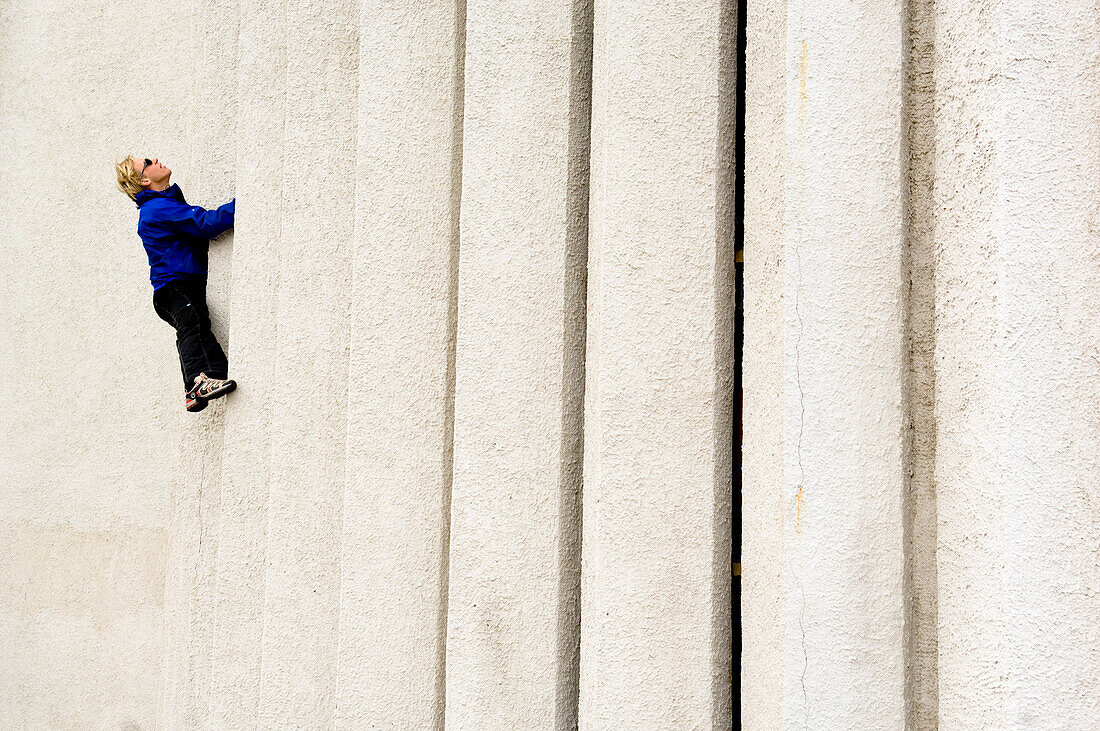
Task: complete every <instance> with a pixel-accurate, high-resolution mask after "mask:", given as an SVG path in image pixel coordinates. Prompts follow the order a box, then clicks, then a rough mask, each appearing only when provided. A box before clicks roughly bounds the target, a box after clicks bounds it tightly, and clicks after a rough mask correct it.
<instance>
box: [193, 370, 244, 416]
mask: <svg viewBox="0 0 1100 731" xmlns="http://www.w3.org/2000/svg"><path fill="white" fill-rule="evenodd" d="M236 387H237V382H236V381H230V380H228V379H225V380H223V379H220V378H211V377H210V376H208V375H206V374H205V373H200V374H199V375H198V376H196V377H195V387H194V388H192V389H191V391H190V395H191V396H194V397H195V399H196V400H199V401H210V400H211V399H216V398H221V397H222V396H224V395H226V394H227V393H229V392H230V391H232V390H233V389H235V388H236ZM203 405H204V406H205V405H206V404H203ZM196 411H197V409H196Z"/></svg>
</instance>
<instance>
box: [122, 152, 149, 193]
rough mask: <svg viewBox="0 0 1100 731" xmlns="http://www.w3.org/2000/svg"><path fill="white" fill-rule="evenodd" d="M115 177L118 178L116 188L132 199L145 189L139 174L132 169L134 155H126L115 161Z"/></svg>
mask: <svg viewBox="0 0 1100 731" xmlns="http://www.w3.org/2000/svg"><path fill="white" fill-rule="evenodd" d="M115 177H116V178H118V189H119V190H121V191H122V192H123V193H125V194H126V195H128V196H130V200H134V198H136V197H137V194H138V193H140V192H141V191H143V190H145V188H144V187H143V186H142V184H141V175H139V174H138V171H137V170H136V169H134V156H133V155H127V156H126V157H125V159H122V160H119V161H118V162H116V163H115Z"/></svg>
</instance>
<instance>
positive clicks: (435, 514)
mask: <svg viewBox="0 0 1100 731" xmlns="http://www.w3.org/2000/svg"><path fill="white" fill-rule="evenodd" d="M358 22H359V27H360V38H359V43H360V45H359V58H360V63H359V103H358V153H357V169H358V174H357V176H356V177H357V186H356V201H355V203H356V224H355V240H354V249H353V252H352V261H351V272H352V286H351V337H350V360H349V364H348V404H347V453H346V454H347V465H346V469H347V487H346V490H345V496H344V503H343V528H342V538H341V546H342V549H341V561H340V566H341V589H340V638H339V646H340V651H339V667H338V677H337V685H338V687H337V694H336V700H337V707H338V710H337V714H336V722H337V724H338V725H341V726H348V727H352V728H360V727H366V726H379V727H386V728H440V727H442V725H443V713H444V698H443V689H444V666H443V663H444V653H445V649H444V645H443V643H444V636H445V635H444V633H443V632H442V629H443V624H444V622H445V616H446V583H445V576H446V561H447V555H446V550H447V543H446V536H447V533H448V529H449V524H448V517H449V516H448V510H447V505H448V502H449V490H450V481H451V466H450V443H451V429H452V422H451V416H452V409H451V406H450V403H451V399H453V377H452V363H453V355H452V354H453V329H452V328H453V316H454V312H453V301H454V297H455V294H456V293H455V291H454V290H455V286H456V282H455V271H454V269H455V266H456V260H455V255H456V254H455V249H456V248H457V246H458V240H457V233H458V232H457V227H456V225H455V222H456V220H457V217H458V211H457V210H456V209H457V205H458V201H457V196H456V191H455V188H457V187H458V185H459V184H460V179H459V178H458V177H457V176H456V175H455V173H454V169H453V167H454V159H455V155H456V149H458V146H459V145H460V142H461V141H460V139H459V138H458V137H457V134H460V132H458V130H460V129H461V128H460V127H459V126H458V124H457V120H456V119H455V112H456V109H457V108H459V107H458V104H459V103H460V102H459V101H458V100H457V99H456V97H460V90H461V88H460V86H459V82H458V80H457V78H456V76H457V71H458V69H459V68H460V66H458V63H459V61H458V59H457V58H456V56H457V55H458V54H459V53H460V52H461V50H462V46H461V27H462V13H461V7H460V6H459V5H458V3H456V2H454V0H443V1H440V2H433V3H419V4H418V3H412V4H410V3H401V2H383V3H377V4H371V3H364V4H363V5H362V8H361V12H360V16H359V19H358ZM459 154H460V153H459Z"/></svg>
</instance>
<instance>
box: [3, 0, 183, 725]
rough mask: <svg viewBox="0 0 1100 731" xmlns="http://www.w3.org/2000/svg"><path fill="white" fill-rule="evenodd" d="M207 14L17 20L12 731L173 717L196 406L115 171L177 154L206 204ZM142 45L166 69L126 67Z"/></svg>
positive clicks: (12, 12)
mask: <svg viewBox="0 0 1100 731" xmlns="http://www.w3.org/2000/svg"><path fill="white" fill-rule="evenodd" d="M191 10H192V8H191V4H190V3H186V2H185V3H178V4H172V5H164V4H163V3H158V2H143V1H140V0H139V2H133V3H122V4H99V5H96V4H91V5H79V4H78V5H74V4H72V3H67V2H50V1H47V2H33V3H31V2H5V3H3V4H0V151H2V155H0V160H2V161H0V282H2V286H0V357H2V358H3V364H4V372H5V376H4V378H2V379H0V648H3V649H0V726H3V727H5V728H65V727H80V726H84V727H98V728H125V727H136V726H141V727H150V728H151V727H152V726H153V724H154V723H155V720H156V718H157V715H158V707H159V705H160V698H161V695H162V686H163V679H164V678H163V672H162V669H163V657H164V654H163V653H164V645H163V643H162V638H161V624H162V620H163V617H164V605H163V597H164V581H165V552H166V548H167V545H168V526H169V518H170V498H169V495H170V490H169V484H170V479H171V478H170V475H171V470H172V465H173V463H174V460H175V454H176V450H177V444H178V442H179V439H178V436H179V412H180V410H181V406H180V403H181V398H180V397H181V395H182V394H181V388H180V375H179V366H178V361H177V357H176V349H175V345H174V343H173V336H172V330H171V328H169V327H168V326H167V325H166V324H164V323H163V322H161V320H160V319H159V318H158V317H157V316H156V314H155V313H154V312H153V308H152V289H151V287H150V286H149V278H148V276H149V270H148V265H147V264H146V261H145V255H144V252H143V250H142V248H141V242H140V241H139V240H138V238H137V236H136V231H135V230H136V225H137V221H136V210H135V208H134V205H133V204H132V203H131V202H130V201H129V200H127V199H126V198H125V197H124V196H123V195H122V194H120V193H119V192H118V191H117V190H116V189H115V184H114V173H113V165H112V163H113V161H114V159H116V158H117V157H121V156H124V155H126V154H127V153H129V152H131V151H132V152H134V153H135V154H155V155H158V156H159V157H160V158H161V159H162V160H164V161H165V162H166V163H167V164H169V165H170V166H173V167H178V168H181V175H179V176H178V178H179V182H180V183H181V185H182V186H183V188H184V189H185V190H187V191H188V192H189V193H190V188H189V185H190V181H191V180H192V178H191V177H190V175H189V174H188V173H189V171H187V170H186V165H185V164H184V162H185V160H186V156H187V154H188V148H189V135H188V129H187V128H188V119H187V116H186V114H183V115H181V114H180V110H186V109H187V108H188V107H189V105H190V103H191V93H192V89H191V85H190V83H188V81H187V79H186V77H185V76H184V75H183V74H181V68H180V64H179V60H181V59H182V60H183V67H184V68H187V69H189V68H190V53H189V48H190V33H191ZM131 29H135V30H136V29H140V30H141V32H142V35H143V37H144V38H146V39H148V44H149V45H148V49H147V51H146V52H140V51H139V50H137V49H136V48H135V49H134V50H127V51H126V52H125V53H122V52H120V48H121V46H120V44H121V43H123V42H124V41H126V40H128V39H127V38H126V36H124V35H123V34H124V33H126V32H129V31H130V30H131ZM161 59H174V60H175V61H173V62H169V63H157V62H155V61H156V60H161Z"/></svg>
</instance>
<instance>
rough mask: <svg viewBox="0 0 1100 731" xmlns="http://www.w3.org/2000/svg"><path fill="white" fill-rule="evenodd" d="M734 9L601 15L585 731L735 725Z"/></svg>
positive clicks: (628, 8) (629, 8)
mask: <svg viewBox="0 0 1100 731" xmlns="http://www.w3.org/2000/svg"><path fill="white" fill-rule="evenodd" d="M724 8H725V6H724V5H723V3H722V2H719V0H698V1H695V2H687V3H679V4H676V5H675V6H669V5H668V4H667V3H663V2H658V1H656V0H654V1H646V2H640V3H639V2H633V1H631V2H626V1H623V2H615V1H612V2H605V3H601V4H598V5H597V6H596V12H595V42H594V59H593V111H592V194H591V201H592V204H591V205H592V208H591V234H590V252H591V257H590V260H589V287H590V289H589V297H588V316H589V329H588V337H587V363H588V370H587V378H586V396H585V438H584V454H585V465H584V520H583V530H584V539H583V551H584V563H583V574H582V580H583V585H582V610H581V625H582V629H581V664H580V673H581V676H580V726H581V728H610V727H615V726H618V725H621V724H622V723H623V721H624V719H629V720H630V722H631V723H633V724H636V725H638V726H643V727H673V726H683V727H710V726H715V727H722V726H727V725H728V724H729V723H730V717H731V710H730V706H731V697H730V690H731V689H730V667H729V661H730V650H731V645H730V626H729V621H728V620H729V611H728V609H725V608H724V607H728V603H729V600H730V597H729V585H730V582H729V571H730V543H729V541H730V532H729V531H730V524H729V510H730V502H729V500H730V489H731V485H732V479H731V474H730V464H731V463H730V453H731V449H732V446H731V444H732V443H731V432H730V429H731V427H732V411H731V398H732V394H731V393H730V392H731V391H732V384H731V383H730V381H729V377H728V375H729V372H730V368H729V364H728V361H729V360H730V359H731V358H732V357H733V351H732V347H731V346H732V320H731V318H730V317H729V314H730V310H731V307H732V302H728V301H726V299H727V298H731V297H732V290H731V289H730V287H731V285H732V268H731V266H730V260H731V258H732V255H733V251H732V243H733V242H732V216H733V210H732V206H731V205H728V201H727V200H726V195H729V196H732V189H731V190H729V191H725V193H723V192H722V191H720V190H719V185H720V182H721V181H723V180H725V179H727V178H729V177H730V176H729V171H728V170H727V168H728V165H729V163H730V162H731V158H730V154H731V150H730V146H731V145H732V143H733V130H732V128H727V124H728V122H730V121H732V119H731V118H730V117H729V116H728V114H727V115H726V116H723V115H722V109H723V106H722V105H723V104H726V103H732V101H733V100H732V99H731V100H728V101H726V102H723V101H722V100H721V96H722V93H723V92H724V91H730V90H728V89H726V88H724V86H723V84H725V85H726V86H728V81H729V78H728V69H725V70H724V65H726V64H729V63H732V58H729V59H722V58H720V55H721V53H722V51H723V50H724V49H725V50H727V51H728V50H729V49H731V48H732V43H733V39H732V38H722V35H723V34H731V35H732V34H734V33H735V30H736V28H735V26H729V25H723V24H722V23H721V21H722V20H723V19H728V18H729V12H728V9H726V10H725V12H724ZM724 73H726V74H727V75H726V76H723V74H724ZM720 126H721V127H720ZM720 202H721V207H718V204H719V203H720ZM720 277H724V278H726V280H725V281H719V278H720ZM719 298H720V299H721V300H722V301H718V300H719Z"/></svg>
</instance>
